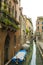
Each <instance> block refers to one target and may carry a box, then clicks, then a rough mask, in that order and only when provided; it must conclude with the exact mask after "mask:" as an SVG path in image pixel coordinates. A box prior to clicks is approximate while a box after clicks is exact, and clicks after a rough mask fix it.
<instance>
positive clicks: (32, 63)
mask: <svg viewBox="0 0 43 65" xmlns="http://www.w3.org/2000/svg"><path fill="white" fill-rule="evenodd" d="M30 65H36V44H35V42H34V41H33V54H32V59H31V62H30Z"/></svg>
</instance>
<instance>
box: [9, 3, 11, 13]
mask: <svg viewBox="0 0 43 65" xmlns="http://www.w3.org/2000/svg"><path fill="white" fill-rule="evenodd" d="M10 12H11V2H9V14H10Z"/></svg>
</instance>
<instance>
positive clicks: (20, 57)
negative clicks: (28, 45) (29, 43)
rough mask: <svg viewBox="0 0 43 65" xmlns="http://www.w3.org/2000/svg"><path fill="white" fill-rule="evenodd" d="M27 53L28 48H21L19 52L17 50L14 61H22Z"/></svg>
mask: <svg viewBox="0 0 43 65" xmlns="http://www.w3.org/2000/svg"><path fill="white" fill-rule="evenodd" d="M26 54H27V51H26V50H20V51H19V52H17V54H16V55H15V56H14V57H13V58H12V61H15V62H16V60H18V62H22V61H23V60H24V58H25V56H26Z"/></svg>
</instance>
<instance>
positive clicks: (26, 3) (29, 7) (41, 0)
mask: <svg viewBox="0 0 43 65" xmlns="http://www.w3.org/2000/svg"><path fill="white" fill-rule="evenodd" d="M21 6H22V7H23V14H24V15H26V16H27V17H30V18H32V23H33V28H34V31H35V30H36V19H37V17H38V16H43V0H21Z"/></svg>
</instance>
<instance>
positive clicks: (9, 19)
mask: <svg viewBox="0 0 43 65" xmlns="http://www.w3.org/2000/svg"><path fill="white" fill-rule="evenodd" d="M19 8H20V0H0V65H5V64H6V63H7V62H8V61H9V60H10V59H11V58H12V57H13V56H14V54H15V53H16V52H17V51H18V50H19V49H20V27H19V25H20V21H19V16H20V10H19Z"/></svg>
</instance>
